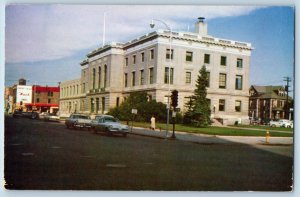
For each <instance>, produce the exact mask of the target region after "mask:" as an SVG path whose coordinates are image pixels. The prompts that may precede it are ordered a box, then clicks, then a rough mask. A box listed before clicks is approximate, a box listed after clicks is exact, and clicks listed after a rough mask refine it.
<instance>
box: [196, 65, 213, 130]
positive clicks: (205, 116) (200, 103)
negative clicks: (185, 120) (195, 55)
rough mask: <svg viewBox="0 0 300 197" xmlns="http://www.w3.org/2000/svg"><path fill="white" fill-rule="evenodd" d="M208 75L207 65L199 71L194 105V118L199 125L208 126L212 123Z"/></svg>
mask: <svg viewBox="0 0 300 197" xmlns="http://www.w3.org/2000/svg"><path fill="white" fill-rule="evenodd" d="M207 87H208V75H207V71H206V68H205V66H202V68H201V69H200V71H199V75H198V79H197V82H196V89H195V91H194V94H195V97H194V106H193V115H192V119H193V120H194V122H195V126H197V127H206V126H208V125H210V124H211V122H210V113H211V111H210V104H209V101H208V99H207V98H206V96H207Z"/></svg>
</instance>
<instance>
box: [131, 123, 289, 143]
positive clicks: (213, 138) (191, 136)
mask: <svg viewBox="0 0 300 197" xmlns="http://www.w3.org/2000/svg"><path fill="white" fill-rule="evenodd" d="M130 130H131V128H130ZM131 134H134V135H141V136H147V137H154V138H160V139H171V135H172V131H169V132H168V133H167V132H166V131H165V130H161V131H160V130H155V131H153V130H150V129H146V128H140V127H133V129H132V132H131ZM175 135H176V140H183V141H189V142H194V143H199V144H221V143H222V144H230V143H241V144H257V145H259V144H260V145H293V137H270V138H269V143H266V138H265V137H253V136H220V135H205V134H197V133H187V132H181V131H175Z"/></svg>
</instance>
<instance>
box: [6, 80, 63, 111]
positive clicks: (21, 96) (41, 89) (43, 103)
mask: <svg viewBox="0 0 300 197" xmlns="http://www.w3.org/2000/svg"><path fill="white" fill-rule="evenodd" d="M5 90H6V91H5V106H6V111H7V112H9V113H11V112H13V110H15V109H22V110H24V111H38V112H45V111H49V110H51V111H52V110H53V109H54V111H55V108H56V110H58V108H59V97H60V95H59V94H60V93H59V92H60V88H59V87H49V86H39V85H33V86H31V85H26V80H25V79H20V80H19V84H18V85H17V84H16V85H13V86H12V87H6V88H5Z"/></svg>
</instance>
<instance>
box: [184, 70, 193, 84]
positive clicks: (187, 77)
mask: <svg viewBox="0 0 300 197" xmlns="http://www.w3.org/2000/svg"><path fill="white" fill-rule="evenodd" d="M191 82H192V73H191V72H186V73H185V83H186V84H191Z"/></svg>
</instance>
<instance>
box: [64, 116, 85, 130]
mask: <svg viewBox="0 0 300 197" xmlns="http://www.w3.org/2000/svg"><path fill="white" fill-rule="evenodd" d="M65 125H66V126H67V128H74V129H76V128H80V129H82V128H88V129H90V128H91V119H90V117H89V116H88V115H83V114H71V115H70V117H69V118H67V119H66V121H65Z"/></svg>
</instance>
